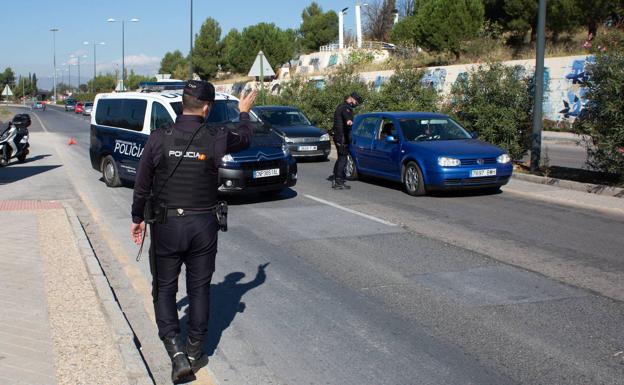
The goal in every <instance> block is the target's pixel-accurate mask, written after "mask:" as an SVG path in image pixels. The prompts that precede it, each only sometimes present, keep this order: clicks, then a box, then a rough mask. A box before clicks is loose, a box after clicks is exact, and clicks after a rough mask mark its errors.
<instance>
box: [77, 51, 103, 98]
mask: <svg viewBox="0 0 624 385" xmlns="http://www.w3.org/2000/svg"><path fill="white" fill-rule="evenodd" d="M82 44H84V45H89V44H93V81H92V84H91V92H93V93H95V76H96V48H97V46H98V45H106V43H104V42H103V41H100V42H97V41H95V40H94V41H93V43H89V42H88V41H85V42H83V43H82Z"/></svg>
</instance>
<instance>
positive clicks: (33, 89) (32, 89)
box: [28, 73, 39, 96]
mask: <svg viewBox="0 0 624 385" xmlns="http://www.w3.org/2000/svg"><path fill="white" fill-rule="evenodd" d="M28 77H29V78H30V82H29V92H28V94H29V95H32V96H35V95H36V94H37V92H39V87H38V86H37V74H36V73H33V74H32V77H30V74H29V75H28Z"/></svg>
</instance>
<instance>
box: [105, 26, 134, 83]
mask: <svg viewBox="0 0 624 385" xmlns="http://www.w3.org/2000/svg"><path fill="white" fill-rule="evenodd" d="M106 21H107V22H109V23H116V22H119V21H121V90H122V91H125V90H126V85H125V80H126V62H125V60H126V58H125V57H126V38H125V34H126V32H125V29H126V27H125V25H126V21H129V22H131V23H138V22H139V19H137V18H136V17H134V18H132V19H130V20H125V19H122V20H115V19H113V18H109V19H107V20H106Z"/></svg>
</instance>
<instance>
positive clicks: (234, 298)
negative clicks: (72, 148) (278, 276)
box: [177, 263, 269, 357]
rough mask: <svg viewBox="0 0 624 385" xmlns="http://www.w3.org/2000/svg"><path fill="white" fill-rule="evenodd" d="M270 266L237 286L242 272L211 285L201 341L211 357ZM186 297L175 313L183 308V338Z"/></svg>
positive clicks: (186, 315) (260, 266)
mask: <svg viewBox="0 0 624 385" xmlns="http://www.w3.org/2000/svg"><path fill="white" fill-rule="evenodd" d="M268 265H269V263H265V264H263V265H259V266H258V271H257V272H256V276H255V278H254V279H253V280H252V281H249V282H247V283H239V282H240V281H241V280H242V279H243V278H245V273H243V272H240V271H239V272H235V273H230V274H228V275H226V276H225V278H224V279H223V281H222V282H219V283H216V284H215V283H213V284H211V285H210V323H209V326H208V337H207V338H206V341H205V342H204V352H205V353H206V354H207V355H208V356H209V357H211V356H212V355H213V354H214V352H215V351H216V349H217V346H219V342H220V341H221V336H222V335H223V332H224V331H225V330H226V329H227V328H229V327H230V325H231V324H232V321H234V318H235V317H236V315H237V314H238V313H242V312H244V311H245V308H246V305H245V303H244V302H242V301H241V300H242V298H243V296H244V295H245V294H246V293H247V292H249V291H250V290H252V289H255V288H257V287H258V286H260V285H262V284H263V283H264V282H265V281H266V271H265V270H266V267H267V266H268ZM188 303H189V300H188V296H187V297H184V298H182V299H181V300H180V301H178V303H177V306H178V311H179V310H181V309H182V308H184V307H186V309H185V311H184V316H182V318H181V319H180V328H181V330H182V335H183V336H184V338H186V335H187V332H188V316H189V313H188Z"/></svg>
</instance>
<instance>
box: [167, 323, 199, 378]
mask: <svg viewBox="0 0 624 385" xmlns="http://www.w3.org/2000/svg"><path fill="white" fill-rule="evenodd" d="M163 343H164V344H165V349H167V353H168V354H169V358H171V381H173V383H174V384H177V383H178V382H179V381H181V380H183V379H185V378H187V377H189V376H191V375H192V374H193V370H192V369H191V364H190V363H189V360H188V357H187V355H186V353H185V352H184V347H183V346H182V340H181V339H180V336H179V335H177V334H176V335H175V336H173V337H165V338H163Z"/></svg>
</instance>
